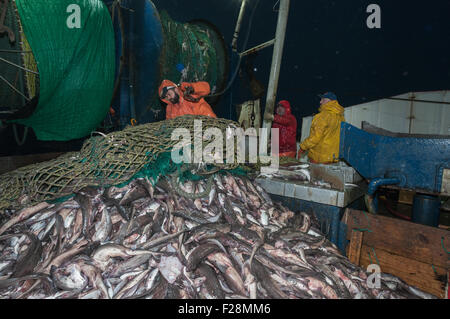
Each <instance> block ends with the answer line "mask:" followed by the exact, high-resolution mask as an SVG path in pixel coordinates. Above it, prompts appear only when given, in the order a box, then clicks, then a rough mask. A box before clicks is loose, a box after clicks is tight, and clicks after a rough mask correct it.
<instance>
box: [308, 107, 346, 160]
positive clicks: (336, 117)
mask: <svg viewBox="0 0 450 319" xmlns="http://www.w3.org/2000/svg"><path fill="white" fill-rule="evenodd" d="M319 112H320V113H319V114H317V115H316V116H314V118H313V120H312V123H311V129H310V132H309V137H308V138H307V139H306V140H304V141H303V142H302V143H301V144H300V148H301V149H302V150H305V151H309V152H308V157H309V158H310V160H311V161H314V162H318V163H331V162H337V161H338V160H339V137H340V136H339V135H340V132H341V122H342V121H345V118H344V108H343V107H342V106H340V105H339V102H338V101H336V100H335V101H330V102H328V103H326V104H322V105H321V106H320V108H319Z"/></svg>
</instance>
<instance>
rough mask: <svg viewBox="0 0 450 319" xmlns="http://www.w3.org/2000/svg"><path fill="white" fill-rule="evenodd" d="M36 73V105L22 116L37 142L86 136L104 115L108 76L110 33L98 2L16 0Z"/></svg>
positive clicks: (111, 73)
mask: <svg viewBox="0 0 450 319" xmlns="http://www.w3.org/2000/svg"><path fill="white" fill-rule="evenodd" d="M16 5H17V9H18V12H19V16H20V20H21V23H22V26H23V29H24V33H25V35H26V37H27V39H28V42H29V43H30V46H31V49H32V51H33V54H34V56H35V59H36V61H37V65H38V70H39V75H40V92H39V95H40V96H39V104H38V106H37V108H36V110H35V111H34V113H33V114H32V115H31V116H30V117H29V118H26V119H20V120H16V121H15V122H17V123H21V124H23V125H26V126H29V127H32V128H33V129H34V131H35V133H36V136H37V138H38V139H39V140H55V141H67V140H71V139H76V138H81V137H84V136H87V135H89V134H90V133H91V132H92V131H93V130H95V129H96V127H97V126H98V125H99V124H100V123H101V122H102V120H103V119H104V118H105V116H106V114H107V112H108V110H109V105H110V102H111V97H112V91H113V84H114V76H115V52H114V50H115V49H114V31H113V26H112V22H111V18H110V14H109V11H108V9H107V8H106V6H105V5H104V4H103V2H102V1H100V0H81V1H80V0H77V1H74V0H58V1H48V0H32V1H30V0H16Z"/></svg>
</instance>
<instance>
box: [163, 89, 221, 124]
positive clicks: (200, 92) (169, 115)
mask: <svg viewBox="0 0 450 319" xmlns="http://www.w3.org/2000/svg"><path fill="white" fill-rule="evenodd" d="M166 86H177V85H176V84H175V83H173V82H172V81H169V80H163V81H162V83H161V85H160V86H159V90H158V92H159V96H160V97H161V92H162V90H163V88H165V87H166ZM189 86H191V87H192V88H193V89H194V93H193V94H192V95H191V96H192V97H193V98H199V97H201V96H205V95H208V94H209V93H210V91H211V89H210V86H209V83H208V82H194V83H187V82H182V83H181V85H180V86H179V87H178V89H179V90H180V91H181V92H182V94H180V101H179V102H178V103H177V104H172V103H170V102H169V101H168V100H166V99H161V100H162V101H163V102H164V103H166V104H167V108H166V120H169V119H173V118H175V117H177V116H182V115H187V114H191V115H206V116H210V117H215V118H217V116H216V114H214V112H213V110H212V109H211V106H210V105H209V104H208V102H206V101H205V100H204V99H203V98H201V99H200V100H199V101H198V102H191V101H188V100H186V99H185V98H184V96H183V95H184V94H183V93H184V92H185V91H186V87H189Z"/></svg>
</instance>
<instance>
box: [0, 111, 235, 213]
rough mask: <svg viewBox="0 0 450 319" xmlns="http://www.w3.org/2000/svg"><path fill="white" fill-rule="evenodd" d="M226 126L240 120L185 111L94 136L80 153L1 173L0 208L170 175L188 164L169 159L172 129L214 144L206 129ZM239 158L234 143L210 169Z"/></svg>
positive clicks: (226, 166) (232, 167) (174, 142)
mask: <svg viewBox="0 0 450 319" xmlns="http://www.w3.org/2000/svg"><path fill="white" fill-rule="evenodd" d="M195 120H201V130H198V129H194V124H195ZM197 123H198V122H197ZM228 127H234V128H237V127H238V123H236V122H234V121H230V120H226V119H215V118H211V117H206V116H193V115H185V116H181V117H177V118H175V119H171V120H166V121H161V122H155V123H149V124H143V125H137V126H130V127H127V128H125V129H124V130H122V131H118V132H112V133H109V134H107V135H101V136H92V137H91V138H89V139H88V140H86V141H85V143H84V144H83V147H82V148H81V150H80V151H79V152H70V153H66V154H64V155H62V156H60V157H58V158H56V159H54V160H51V161H47V162H43V163H38V164H33V165H29V166H26V167H22V168H19V169H17V170H15V171H13V172H8V173H6V174H3V175H0V209H6V208H12V207H14V208H17V207H21V206H24V205H29V204H35V203H40V202H43V201H54V200H57V199H61V198H66V197H67V196H70V195H72V194H73V193H74V192H77V191H79V190H80V189H82V188H84V187H86V186H98V187H107V186H117V185H124V184H126V183H128V182H129V181H131V180H133V179H135V178H139V177H146V178H149V180H150V181H151V182H152V183H154V182H155V181H156V179H157V178H158V176H160V175H166V174H170V173H172V172H174V171H175V170H177V169H179V168H180V166H181V165H184V163H180V164H175V163H174V162H173V161H172V160H171V152H172V149H173V148H174V146H175V147H177V144H178V145H179V143H180V140H178V139H173V138H172V132H173V130H174V129H177V128H183V129H187V130H188V131H189V132H190V138H191V141H190V142H191V145H193V142H194V139H195V137H196V136H197V137H198V136H200V137H201V140H202V143H203V146H204V145H206V144H208V143H210V141H209V140H208V141H206V140H204V139H203V136H204V132H205V130H207V129H209V128H219V129H220V130H221V131H222V132H223V135H224V136H226V129H227V128H228ZM223 145H224V150H223V154H226V143H224V144H223ZM236 159H237V148H234V154H233V161H232V162H231V163H229V162H227V161H224V162H223V163H214V164H211V165H209V166H210V167H209V169H213V168H214V169H221V170H236V169H238V164H237V160H236ZM236 172H238V173H239V170H237V171H236ZM184 173H185V174H184V175H183V176H182V177H183V178H190V179H193V178H201V177H199V176H194V175H189V174H190V173H189V172H187V171H186V172H184ZM241 173H242V171H241ZM180 179H181V178H180Z"/></svg>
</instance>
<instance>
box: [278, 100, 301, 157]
mask: <svg viewBox="0 0 450 319" xmlns="http://www.w3.org/2000/svg"><path fill="white" fill-rule="evenodd" d="M272 128H278V129H279V137H280V149H279V156H280V157H281V156H287V157H293V158H295V156H296V155H297V119H296V118H295V116H294V115H292V113H291V104H290V103H289V102H288V101H286V100H282V101H280V102H278V105H277V109H276V114H275V115H274V117H273V124H272Z"/></svg>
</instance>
